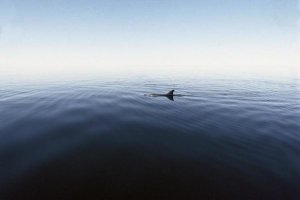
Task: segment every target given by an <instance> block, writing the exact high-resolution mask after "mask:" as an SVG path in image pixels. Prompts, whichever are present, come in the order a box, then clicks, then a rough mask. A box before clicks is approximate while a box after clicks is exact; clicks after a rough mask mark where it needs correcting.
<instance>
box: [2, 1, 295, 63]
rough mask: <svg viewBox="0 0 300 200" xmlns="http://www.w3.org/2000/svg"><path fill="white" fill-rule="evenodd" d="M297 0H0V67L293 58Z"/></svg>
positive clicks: (267, 60) (233, 61)
mask: <svg viewBox="0 0 300 200" xmlns="http://www.w3.org/2000/svg"><path fill="white" fill-rule="evenodd" d="M298 3H299V2H298V1H297V0H247V1H246V0H241V1H236V0H234V1H233V0H209V1H208V0H207V1H201V0H198V1H196V0H131V1H129V0H128V1H127V0H0V53H1V54H0V67H1V68H3V67H22V66H24V67H26V66H27V67H30V66H36V67H38V66H40V67H42V66H48V67H50V66H60V67H72V66H74V67H75V66H76V67H83V66H85V67H87V66H94V67H95V66H113V65H116V66H120V65H124V66H127V65H144V66H146V65H147V66H158V65H220V66H221V65H243V64H245V65H250V66H251V65H298V64H299V63H300V62H299V58H298V56H297V55H300V54H299V49H300V48H299V41H298V40H299V35H300V34H299V33H300V31H299V21H300V20H299V18H300V17H299V16H300V11H299V5H298Z"/></svg>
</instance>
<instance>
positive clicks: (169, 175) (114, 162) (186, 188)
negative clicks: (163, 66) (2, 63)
mask: <svg viewBox="0 0 300 200" xmlns="http://www.w3.org/2000/svg"><path fill="white" fill-rule="evenodd" d="M298 81H299V80H297V77H296V76H295V75H293V74H292V73H291V75H290V76H285V77H277V78H274V77H264V76H263V77H261V76H254V75H251V74H250V75H249V74H242V75H234V74H233V75H230V76H228V74H227V75H226V76H225V75H223V76H222V75H219V76H218V75H216V76H206V75H203V74H202V75H201V72H199V73H195V71H193V72H192V73H190V74H188V73H186V74H182V73H176V71H174V72H173V73H172V74H170V73H168V75H165V74H158V73H157V74H153V73H152V74H147V73H145V74H144V75H141V74H139V75H134V74H131V76H128V74H126V75H118V76H113V77H112V76H102V75H94V76H89V77H87V76H82V77H79V78H63V79H54V78H53V77H52V79H51V78H49V79H44V80H35V79H32V80H28V81H25V80H22V81H21V80H20V79H18V80H13V79H10V78H7V77H6V78H5V79H2V81H1V88H0V119H1V123H0V133H1V134H0V161H1V165H0V177H1V178H0V186H1V187H0V199H199V198H200V197H204V198H206V199H208V198H209V199H299V197H300V190H299V185H300V161H299V157H300V137H299V133H300V123H299V117H300V116H299V109H300V106H299V100H300V98H299V88H298V85H297V82H298ZM170 89H175V90H176V92H178V94H181V95H180V96H175V97H174V99H172V98H171V99H170V98H169V99H170V100H172V101H170V100H169V99H167V98H166V97H161V98H155V97H152V96H150V95H145V94H151V93H163V92H165V91H169V90H170ZM173 100H174V101H173Z"/></svg>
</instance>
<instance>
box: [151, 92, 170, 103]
mask: <svg viewBox="0 0 300 200" xmlns="http://www.w3.org/2000/svg"><path fill="white" fill-rule="evenodd" d="M174 91H175V90H170V91H169V92H168V93H165V94H150V96H152V97H167V98H168V99H169V100H171V101H174V96H175V95H174Z"/></svg>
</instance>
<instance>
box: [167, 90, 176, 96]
mask: <svg viewBox="0 0 300 200" xmlns="http://www.w3.org/2000/svg"><path fill="white" fill-rule="evenodd" d="M174 91H175V90H171V91H170V92H168V93H167V95H173V93H174Z"/></svg>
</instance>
